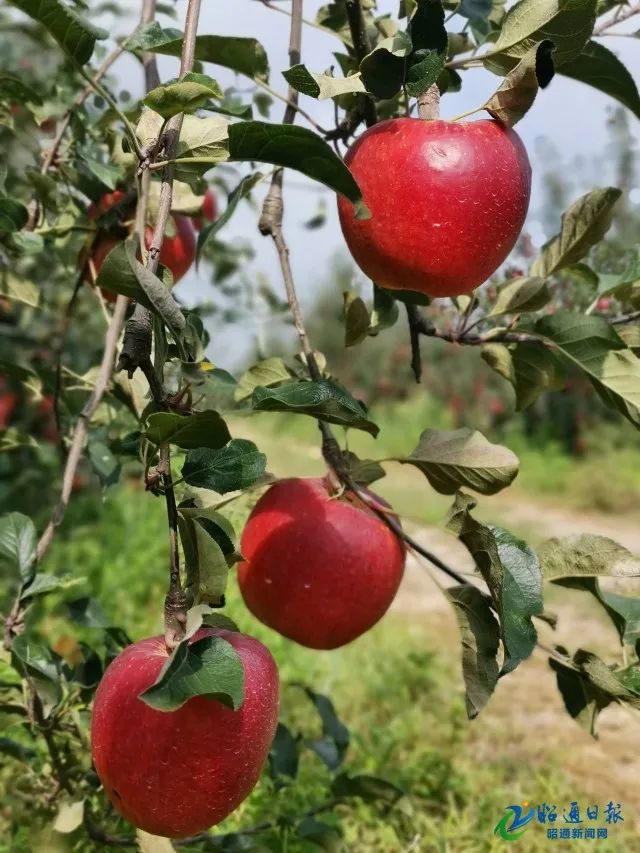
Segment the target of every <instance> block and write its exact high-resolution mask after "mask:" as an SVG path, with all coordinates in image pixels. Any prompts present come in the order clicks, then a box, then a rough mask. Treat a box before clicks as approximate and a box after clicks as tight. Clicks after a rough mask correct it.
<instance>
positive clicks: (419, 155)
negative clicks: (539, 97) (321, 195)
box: [338, 118, 531, 296]
mask: <svg viewBox="0 0 640 853" xmlns="http://www.w3.org/2000/svg"><path fill="white" fill-rule="evenodd" d="M345 162H346V164H347V165H348V166H349V168H350V169H351V171H352V172H353V176H354V177H355V179H356V181H357V182H358V184H359V186H360V189H361V190H362V195H363V199H364V203H365V204H366V205H367V207H368V208H369V210H370V211H371V218H370V219H366V220H365V219H356V218H355V217H354V208H353V205H352V204H351V202H350V201H348V200H347V199H346V198H344V197H343V196H340V197H339V199H338V210H339V213H340V223H341V225H342V232H343V234H344V237H345V240H346V241H347V245H348V247H349V249H350V251H351V254H352V255H353V257H354V259H355V261H356V263H357V264H358V266H359V267H360V268H361V269H362V271H363V272H364V273H366V274H367V275H368V276H369V277H370V278H371V279H372V280H373V281H375V283H376V284H379V285H381V286H382V287H387V288H391V289H392V290H415V291H419V292H421V293H426V294H427V295H429V296H456V295H459V294H461V293H468V292H469V291H471V290H473V289H474V288H475V287H478V285H480V284H482V283H483V282H484V281H486V280H487V279H488V278H489V277H490V276H491V275H492V274H493V273H494V272H495V271H496V269H497V268H498V267H499V266H500V264H501V263H502V262H503V261H504V259H505V258H506V257H507V255H508V254H509V252H510V251H511V249H512V248H513V246H514V245H515V242H516V240H517V238H518V234H519V233H520V229H521V228H522V225H523V223H524V219H525V216H526V213H527V208H528V206H529V195H530V190H531V166H530V165H529V160H528V157H527V152H526V151H525V148H524V146H523V144H522V142H521V141H520V138H519V137H518V136H517V135H516V134H515V133H514V132H513V131H512V130H508V129H506V128H504V127H503V126H502V125H500V124H499V123H498V122H496V121H475V122H448V121H424V120H422V119H411V118H398V119H391V120H389V121H383V122H380V124H377V125H375V126H374V127H372V128H370V129H369V130H367V131H366V132H365V133H363V134H362V136H361V137H360V138H359V139H358V140H357V141H356V142H355V144H354V145H353V146H352V147H351V148H350V149H349V151H348V153H347V156H346V158H345Z"/></svg>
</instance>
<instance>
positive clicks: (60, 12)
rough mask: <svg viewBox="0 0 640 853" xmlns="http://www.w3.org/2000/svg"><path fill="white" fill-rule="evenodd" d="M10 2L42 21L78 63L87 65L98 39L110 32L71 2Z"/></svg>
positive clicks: (33, 0) (48, 0)
mask: <svg viewBox="0 0 640 853" xmlns="http://www.w3.org/2000/svg"><path fill="white" fill-rule="evenodd" d="M9 2H10V3H11V5H12V6H15V7H16V8H17V9H20V10H21V11H22V12H24V13H25V14H26V15H29V17H30V18H33V19H34V21H38V23H40V24H42V26H43V27H44V28H45V29H46V30H48V32H49V33H51V35H52V36H53V38H54V39H55V40H56V41H57V42H58V44H59V45H60V47H61V48H62V49H63V50H64V52H65V53H66V54H67V55H68V56H70V57H71V58H72V59H73V60H75V61H76V62H77V63H78V64H79V65H84V64H85V63H87V62H88V61H89V60H90V59H91V56H92V54H93V49H94V47H95V44H96V41H97V40H98V39H105V38H107V36H108V35H109V33H108V32H106V30H103V29H100V28H99V27H94V26H93V24H90V23H89V22H88V21H86V20H85V19H84V18H81V17H80V15H78V14H77V13H76V12H75V11H74V10H73V9H72V8H71V7H70V6H68V5H67V4H66V3H61V2H59V0H9Z"/></svg>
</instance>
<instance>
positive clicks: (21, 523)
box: [0, 512, 37, 584]
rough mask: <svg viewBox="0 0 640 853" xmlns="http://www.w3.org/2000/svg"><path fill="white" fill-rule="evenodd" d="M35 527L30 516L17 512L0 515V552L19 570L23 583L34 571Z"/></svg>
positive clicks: (32, 575) (31, 578) (29, 580)
mask: <svg viewBox="0 0 640 853" xmlns="http://www.w3.org/2000/svg"><path fill="white" fill-rule="evenodd" d="M36 544H37V535H36V528H35V526H34V524H33V522H32V521H31V519H30V518H28V516H26V515H22V513H19V512H10V513H8V514H7V515H3V516H2V517H0V554H2V555H3V556H4V557H6V558H7V559H8V560H10V561H11V563H12V564H13V565H14V566H15V568H17V569H18V571H19V572H20V577H21V578H22V582H23V584H28V583H30V582H31V581H32V580H33V578H34V576H35V573H36V567H35V566H36Z"/></svg>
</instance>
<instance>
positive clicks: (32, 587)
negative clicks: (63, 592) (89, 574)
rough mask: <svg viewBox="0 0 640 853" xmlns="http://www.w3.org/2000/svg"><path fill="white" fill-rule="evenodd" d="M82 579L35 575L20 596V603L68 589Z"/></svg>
mask: <svg viewBox="0 0 640 853" xmlns="http://www.w3.org/2000/svg"><path fill="white" fill-rule="evenodd" d="M84 580H85V579H84V578H77V577H73V575H62V576H57V575H47V574H37V575H36V576H35V577H34V579H33V580H32V581H31V582H30V583H29V585H28V586H27V588H26V589H25V590H24V592H23V593H22V594H21V595H20V601H28V600H29V599H30V598H37V597H38V596H40V595H47V594H48V593H50V592H54V591H55V590H59V589H70V588H71V587H73V586H77V585H78V584H80V583H83V582H84Z"/></svg>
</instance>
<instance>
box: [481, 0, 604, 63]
mask: <svg viewBox="0 0 640 853" xmlns="http://www.w3.org/2000/svg"><path fill="white" fill-rule="evenodd" d="M597 3H598V0H520V2H518V3H515V4H514V5H513V6H512V7H511V8H510V9H509V11H508V12H507V14H506V16H505V19H504V21H503V23H502V27H501V29H500V34H499V36H498V40H497V41H496V43H495V46H494V48H493V50H492V51H491V52H490V53H488V54H486V56H485V57H483V59H484V63H485V66H486V67H487V68H489V69H490V70H491V71H494V72H495V73H496V74H504V73H506V72H507V71H510V70H511V69H512V68H513V67H514V66H515V65H517V63H518V61H519V60H520V59H522V57H523V56H524V55H525V54H526V53H527V52H528V51H529V50H530V49H531V47H532V46H533V45H534V44H535V43H537V42H541V41H544V40H545V39H549V40H551V41H552V42H553V43H554V44H555V46H556V51H555V55H554V60H555V64H556V66H558V67H559V66H561V65H564V63H565V62H570V61H571V60H572V59H575V58H576V56H579V54H580V53H581V51H582V49H583V47H584V46H585V44H586V43H587V42H588V41H589V39H590V37H591V33H592V32H593V27H594V24H595V20H596V6H597Z"/></svg>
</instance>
